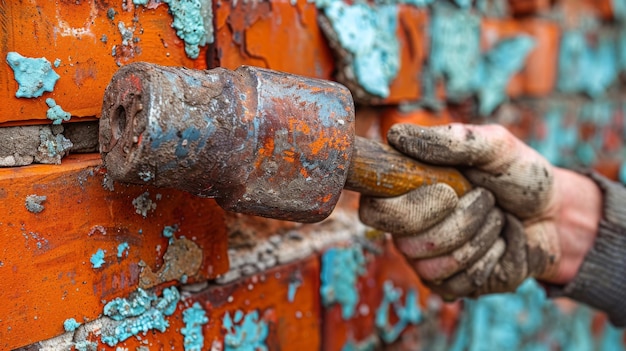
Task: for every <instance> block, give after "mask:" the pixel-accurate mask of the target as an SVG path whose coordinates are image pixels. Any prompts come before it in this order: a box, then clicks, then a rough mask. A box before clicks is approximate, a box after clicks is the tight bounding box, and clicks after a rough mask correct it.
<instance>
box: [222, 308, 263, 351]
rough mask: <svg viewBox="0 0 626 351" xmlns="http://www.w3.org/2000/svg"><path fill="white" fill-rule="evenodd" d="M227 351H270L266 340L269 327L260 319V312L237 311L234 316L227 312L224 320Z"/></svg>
mask: <svg viewBox="0 0 626 351" xmlns="http://www.w3.org/2000/svg"><path fill="white" fill-rule="evenodd" d="M222 328H224V329H225V330H226V335H224V346H225V349H224V350H225V351H257V350H268V348H267V344H266V343H265V340H266V339H267V336H268V334H269V326H268V325H267V322H265V321H264V320H263V319H262V318H260V317H259V311H256V310H255V311H252V312H248V313H247V314H245V315H244V313H243V311H241V310H237V311H235V313H234V316H233V317H231V316H230V312H226V314H225V315H224V318H223V319H222Z"/></svg>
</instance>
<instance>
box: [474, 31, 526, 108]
mask: <svg viewBox="0 0 626 351" xmlns="http://www.w3.org/2000/svg"><path fill="white" fill-rule="evenodd" d="M534 46H535V40H534V39H532V38H531V37H529V36H524V35H520V36H517V37H513V38H509V39H504V40H501V41H499V42H498V43H496V45H495V46H494V47H493V48H492V49H491V50H489V52H487V53H485V54H484V56H483V57H482V58H481V60H480V64H479V66H478V69H477V70H476V73H475V77H474V83H473V84H474V86H475V89H476V90H477V95H478V101H479V105H478V113H479V114H480V115H481V116H487V115H490V114H491V113H492V112H493V111H494V110H495V109H496V107H498V106H500V104H501V103H503V102H504V101H505V100H506V99H507V93H506V88H507V85H508V84H509V81H510V80H511V78H512V77H513V75H514V74H515V73H517V72H519V70H520V69H522V67H523V65H524V63H525V61H526V58H527V57H528V54H529V53H530V50H531V49H533V47H534Z"/></svg>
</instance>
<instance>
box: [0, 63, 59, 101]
mask: <svg viewBox="0 0 626 351" xmlns="http://www.w3.org/2000/svg"><path fill="white" fill-rule="evenodd" d="M7 63H8V64H9V66H11V69H12V70H13V75H14V76H15V80H16V81H17V83H18V84H19V88H18V89H17V92H16V93H15V96H16V97H18V98H20V97H23V98H34V97H39V96H41V95H43V93H44V92H46V91H47V92H51V91H53V90H54V85H55V84H56V82H57V80H59V78H60V76H59V75H58V74H57V73H56V72H55V71H54V70H53V69H52V65H51V64H50V61H48V60H46V59H45V58H43V57H41V58H28V57H24V56H22V55H20V54H18V53H17V52H9V53H8V54H7Z"/></svg>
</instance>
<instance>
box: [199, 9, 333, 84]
mask: <svg viewBox="0 0 626 351" xmlns="http://www.w3.org/2000/svg"><path fill="white" fill-rule="evenodd" d="M317 15H318V12H317V9H316V7H315V4H314V3H311V2H308V1H306V0H299V1H298V2H297V3H296V4H295V5H292V4H291V3H290V2H289V1H271V2H256V1H250V2H248V1H222V2H221V5H220V6H219V7H217V9H216V12H215V23H216V43H215V51H214V53H213V59H212V60H211V64H212V65H214V66H222V67H226V68H231V69H234V68H237V67H239V66H240V65H252V66H260V67H266V68H271V69H274V70H278V71H284V72H289V73H294V74H300V75H304V76H309V77H316V78H324V79H331V78H332V72H333V70H334V61H333V57H332V53H331V52H330V49H329V48H328V44H327V43H326V39H325V38H324V35H323V33H322V32H321V30H320V29H319V26H318V25H317Z"/></svg>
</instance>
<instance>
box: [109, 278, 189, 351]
mask: <svg viewBox="0 0 626 351" xmlns="http://www.w3.org/2000/svg"><path fill="white" fill-rule="evenodd" d="M179 300H180V293H179V292H178V290H177V289H176V288H175V287H170V288H166V289H164V290H163V294H162V296H161V297H157V296H156V295H154V293H148V292H146V291H143V290H141V289H139V290H138V291H137V294H136V295H135V296H132V297H131V298H129V299H121V298H117V299H115V300H113V301H111V302H109V303H108V304H106V305H105V307H104V315H105V316H107V317H109V318H110V319H109V320H108V321H107V322H106V323H104V325H103V326H102V336H101V340H102V342H103V343H106V344H107V345H109V346H115V345H116V344H117V343H119V342H121V341H124V340H126V339H128V338H130V337H131V336H134V335H139V334H140V333H143V334H144V335H145V333H147V332H148V331H150V330H158V331H160V332H164V331H165V330H166V329H167V328H168V327H169V322H168V321H167V319H166V318H165V317H167V316H171V315H172V314H173V313H174V312H175V311H176V305H177V304H178V301H179Z"/></svg>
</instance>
